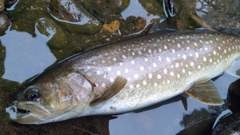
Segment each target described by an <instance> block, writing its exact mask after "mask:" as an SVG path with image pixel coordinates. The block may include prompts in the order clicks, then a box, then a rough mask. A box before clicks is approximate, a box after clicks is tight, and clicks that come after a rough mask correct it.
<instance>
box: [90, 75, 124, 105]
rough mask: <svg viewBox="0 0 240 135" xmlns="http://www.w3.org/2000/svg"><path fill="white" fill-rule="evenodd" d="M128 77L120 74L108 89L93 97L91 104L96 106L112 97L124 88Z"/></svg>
mask: <svg viewBox="0 0 240 135" xmlns="http://www.w3.org/2000/svg"><path fill="white" fill-rule="evenodd" d="M126 83H127V79H126V78H123V77H121V76H118V77H117V78H116V79H115V81H114V82H113V84H112V85H111V86H110V87H108V88H107V89H106V91H105V92H104V93H103V94H102V95H101V96H99V97H97V98H95V99H93V100H92V101H91V102H90V106H94V105H96V104H98V103H100V102H103V101H106V100H107V99H109V98H111V97H112V96H114V95H116V94H117V93H118V92H119V91H121V90H122V89H123V87H124V86H125V85H126Z"/></svg>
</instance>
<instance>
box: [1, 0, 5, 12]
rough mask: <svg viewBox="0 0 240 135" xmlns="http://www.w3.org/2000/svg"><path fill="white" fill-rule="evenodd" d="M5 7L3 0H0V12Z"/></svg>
mask: <svg viewBox="0 0 240 135" xmlns="http://www.w3.org/2000/svg"><path fill="white" fill-rule="evenodd" d="M4 9H5V5H4V0H0V12H1V11H3V10H4Z"/></svg>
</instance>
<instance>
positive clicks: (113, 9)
mask: <svg viewBox="0 0 240 135" xmlns="http://www.w3.org/2000/svg"><path fill="white" fill-rule="evenodd" d="M81 4H82V5H83V6H84V8H85V9H87V11H88V12H89V13H91V14H94V16H95V17H97V18H98V19H99V20H101V21H102V22H106V21H110V20H111V21H112V20H116V19H117V20H119V19H120V18H121V12H122V11H124V10H125V9H127V8H128V6H129V4H130V0H82V2H81Z"/></svg>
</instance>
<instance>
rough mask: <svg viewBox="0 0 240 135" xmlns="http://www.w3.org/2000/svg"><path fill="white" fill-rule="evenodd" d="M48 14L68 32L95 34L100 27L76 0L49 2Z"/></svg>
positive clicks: (98, 22)
mask: <svg viewBox="0 0 240 135" xmlns="http://www.w3.org/2000/svg"><path fill="white" fill-rule="evenodd" d="M49 13H50V15H51V16H52V17H53V18H54V19H55V20H56V21H57V22H58V23H60V24H61V25H62V26H63V27H64V28H65V29H66V30H68V31H70V32H77V33H87V34H95V33H97V32H98V31H99V30H100V29H101V27H102V24H101V22H100V21H98V20H97V19H96V18H94V17H93V16H92V15H90V14H89V13H88V12H87V11H86V10H85V9H84V8H83V7H82V6H81V5H80V4H78V3H77V2H76V0H51V1H50V4H49Z"/></svg>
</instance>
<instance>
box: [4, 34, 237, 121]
mask: <svg viewBox="0 0 240 135" xmlns="http://www.w3.org/2000/svg"><path fill="white" fill-rule="evenodd" d="M239 55H240V38H239V37H238V36H235V35H229V34H223V33H217V32H185V33H184V32H183V33H170V34H148V35H143V36H138V37H135V38H131V39H127V40H123V41H119V42H116V43H112V44H107V45H103V46H99V47H96V48H93V49H90V50H86V51H84V52H82V53H79V54H76V55H74V56H72V57H70V58H67V59H65V60H63V61H61V62H59V63H58V64H56V65H55V66H52V67H50V68H47V69H46V70H45V71H44V72H43V73H41V74H40V75H38V76H37V77H34V78H33V79H32V80H31V81H29V82H28V83H27V84H25V85H23V86H22V87H21V88H20V89H19V90H18V91H16V92H15V93H13V94H12V95H11V97H10V99H9V103H8V106H7V107H6V112H7V113H9V115H10V119H11V120H13V121H15V122H18V123H22V124H44V123H51V122H56V121H62V120H67V119H71V118H77V117H83V116H91V115H112V114H122V113H126V112H131V111H134V110H138V109H141V108H144V107H147V106H150V105H153V104H156V103H159V102H161V101H164V100H167V99H170V98H172V97H175V96H177V95H180V94H182V93H186V94H188V95H189V96H190V97H192V98H194V99H195V100H197V101H199V102H202V103H204V104H208V105H221V104H223V100H222V98H221V96H220V95H219V93H218V91H217V88H216V87H215V86H214V84H213V81H212V80H211V79H212V78H215V77H217V76H219V75H221V74H222V73H223V72H224V71H225V70H227V69H228V68H229V67H230V66H231V65H232V63H233V62H234V61H235V60H236V59H237V58H238V57H239Z"/></svg>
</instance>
